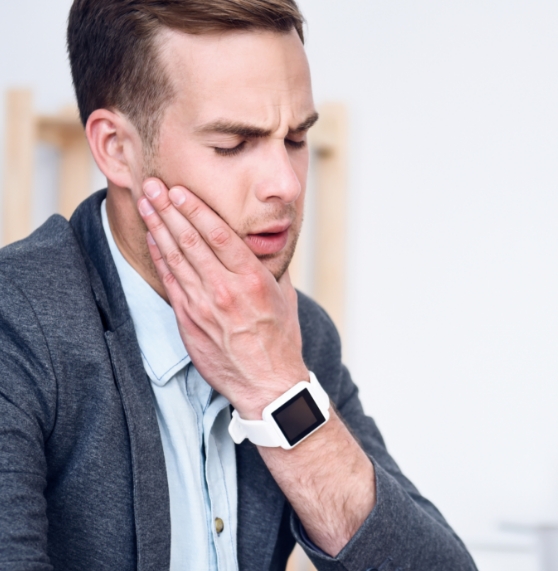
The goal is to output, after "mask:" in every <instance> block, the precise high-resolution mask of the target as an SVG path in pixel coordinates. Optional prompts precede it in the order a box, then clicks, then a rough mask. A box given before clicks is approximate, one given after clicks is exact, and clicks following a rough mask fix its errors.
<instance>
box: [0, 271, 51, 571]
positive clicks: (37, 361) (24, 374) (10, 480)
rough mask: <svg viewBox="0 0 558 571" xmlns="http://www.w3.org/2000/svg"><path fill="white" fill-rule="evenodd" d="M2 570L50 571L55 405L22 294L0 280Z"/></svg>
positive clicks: (36, 326)
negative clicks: (50, 443) (49, 455)
mask: <svg viewBox="0 0 558 571" xmlns="http://www.w3.org/2000/svg"><path fill="white" fill-rule="evenodd" d="M0 292H1V293H0V364H1V371H0V569H3V570H6V571H8V570H10V571H11V570H14V571H16V570H17V571H51V570H52V566H51V565H50V562H49V558H48V556H47V528H48V523H47V517H46V501H45V497H44V489H45V487H46V474H47V465H46V458H45V452H44V446H45V434H46V433H47V432H49V430H50V426H51V424H52V423H53V416H52V415H51V414H50V411H51V410H52V408H51V407H52V406H53V403H52V402H51V400H50V399H49V397H48V396H47V394H46V393H45V392H44V391H43V390H42V389H41V388H40V387H38V386H37V385H36V380H37V379H42V380H43V381H44V383H45V385H48V383H49V382H50V381H51V380H52V374H51V371H49V370H48V368H47V367H45V366H44V365H43V364H44V363H49V356H48V350H47V348H46V345H45V344H44V343H43V342H42V340H41V336H40V327H39V324H38V323H37V321H36V319H35V316H34V314H33V311H32V309H31V307H30V306H29V304H28V303H27V301H26V299H25V297H24V296H23V294H22V293H21V292H20V291H19V290H18V289H17V288H15V287H13V286H12V284H10V283H9V282H7V281H6V280H4V279H3V278H2V276H0Z"/></svg>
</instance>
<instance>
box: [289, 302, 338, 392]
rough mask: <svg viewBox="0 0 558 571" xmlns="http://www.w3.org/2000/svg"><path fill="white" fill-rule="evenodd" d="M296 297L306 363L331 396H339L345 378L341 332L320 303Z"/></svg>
mask: <svg viewBox="0 0 558 571" xmlns="http://www.w3.org/2000/svg"><path fill="white" fill-rule="evenodd" d="M297 294H298V319H299V322H300V329H301V332H302V354H303V357H304V362H305V363H306V366H307V367H308V368H309V369H310V370H312V371H314V373H315V374H316V376H317V377H318V379H319V380H320V382H321V383H322V385H323V386H324V388H325V389H326V390H327V391H328V392H329V393H330V395H333V394H336V393H337V392H338V391H339V390H340V386H339V385H340V383H343V378H344V367H343V365H342V362H341V339H340V337H339V333H338V331H337V328H336V327H335V325H334V323H333V321H332V320H331V318H330V317H329V315H328V314H327V312H326V311H325V310H324V309H323V308H322V307H321V306H320V305H319V304H318V303H316V302H315V301H314V300H313V299H311V298H309V297H308V296H307V295H305V294H303V293H301V292H299V291H297Z"/></svg>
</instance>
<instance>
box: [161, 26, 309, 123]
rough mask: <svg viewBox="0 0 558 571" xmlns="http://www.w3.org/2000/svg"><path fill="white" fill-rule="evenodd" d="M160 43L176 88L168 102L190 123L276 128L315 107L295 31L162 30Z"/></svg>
mask: <svg viewBox="0 0 558 571" xmlns="http://www.w3.org/2000/svg"><path fill="white" fill-rule="evenodd" d="M161 48H162V49H161V59H162V63H163V65H164V67H165V70H166V73H167V75H168V77H169V79H170V81H171V84H172V86H173V88H174V92H175V99H174V103H173V104H171V107H174V110H175V111H176V112H178V113H179V114H180V120H181V121H186V122H189V123H191V124H192V126H195V124H203V123H206V122H210V121H214V120H215V119H216V118H219V119H224V120H227V119H229V120H234V121H249V122H250V123H257V124H258V125H260V126H261V127H262V128H267V129H271V130H274V129H275V128H280V126H281V125H283V124H285V123H288V124H291V123H292V124H295V123H297V122H298V121H300V120H303V119H305V118H306V117H307V116H308V115H309V114H310V113H312V112H313V111H314V104H313V100H312V88H311V81H310V70H309V67H308V61H307V58H306V54H305V51H304V47H303V45H302V42H301V41H300V38H299V37H298V35H297V34H296V32H295V31H294V30H292V31H291V32H289V33H284V34H281V33H276V32H267V31H248V32H244V31H243V32H236V31H235V32H225V33H220V34H203V35H192V34H186V33H182V32H175V31H165V32H164V33H163V34H162V37H161ZM175 119H176V118H175Z"/></svg>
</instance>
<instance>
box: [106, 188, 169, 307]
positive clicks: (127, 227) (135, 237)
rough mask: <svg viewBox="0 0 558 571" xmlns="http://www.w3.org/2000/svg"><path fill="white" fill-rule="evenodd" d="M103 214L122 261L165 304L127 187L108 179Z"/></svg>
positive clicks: (161, 286)
mask: <svg viewBox="0 0 558 571" xmlns="http://www.w3.org/2000/svg"><path fill="white" fill-rule="evenodd" d="M106 206H107V217H108V221H109V226H110V230H111V232H112V236H113V238H114V241H115V243H116V245H117V247H118V249H119V250H120V253H121V254H122V255H123V256H124V258H125V259H126V261H127V262H128V263H129V264H130V265H131V266H132V267H133V268H134V270H136V272H138V274H139V275H140V276H141V277H142V278H143V279H144V280H145V281H146V282H147V283H148V284H149V285H150V286H151V287H152V288H153V289H154V290H155V291H156V292H157V293H158V294H159V295H160V296H161V297H162V298H163V299H164V300H165V301H166V302H167V303H168V298H167V295H166V293H165V289H164V287H163V284H162V283H161V280H160V279H159V276H158V275H157V271H156V270H155V266H154V265H153V260H152V259H151V255H150V254H149V249H148V248H147V241H146V234H147V228H146V227H145V224H144V223H143V220H142V219H141V216H140V215H139V213H138V211H137V208H136V201H135V199H134V197H133V196H132V193H131V191H130V190H128V189H124V188H119V187H115V186H114V185H111V184H110V182H109V188H108V193H107V203H106Z"/></svg>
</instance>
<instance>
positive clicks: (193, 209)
mask: <svg viewBox="0 0 558 571" xmlns="http://www.w3.org/2000/svg"><path fill="white" fill-rule="evenodd" d="M201 213H202V206H201V205H200V204H191V205H190V206H189V207H188V209H187V211H186V216H187V217H188V218H196V217H198V216H199V215H200V214H201Z"/></svg>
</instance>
